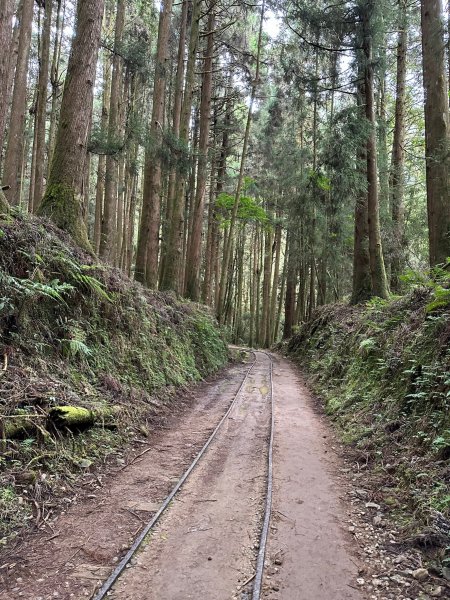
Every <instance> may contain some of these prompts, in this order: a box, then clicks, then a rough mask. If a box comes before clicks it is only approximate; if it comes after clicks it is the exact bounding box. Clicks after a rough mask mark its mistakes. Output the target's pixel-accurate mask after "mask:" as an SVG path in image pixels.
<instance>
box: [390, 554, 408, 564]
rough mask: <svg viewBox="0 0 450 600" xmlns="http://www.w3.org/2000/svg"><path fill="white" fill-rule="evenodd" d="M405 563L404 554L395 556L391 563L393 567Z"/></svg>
mask: <svg viewBox="0 0 450 600" xmlns="http://www.w3.org/2000/svg"><path fill="white" fill-rule="evenodd" d="M405 561H406V556H405V555H404V554H399V555H398V556H396V557H395V558H394V560H393V561H392V562H393V563H394V565H399V564H401V563H404V562H405Z"/></svg>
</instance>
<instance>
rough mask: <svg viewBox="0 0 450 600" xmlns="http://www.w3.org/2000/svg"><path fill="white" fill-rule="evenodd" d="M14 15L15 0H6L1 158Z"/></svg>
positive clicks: (0, 49) (2, 12) (0, 46)
mask: <svg viewBox="0 0 450 600" xmlns="http://www.w3.org/2000/svg"><path fill="white" fill-rule="evenodd" d="M13 15H14V1H13V0H4V1H3V2H2V3H1V4H0V159H1V155H2V149H3V136H4V133H5V125H6V115H7V111H8V75H9V59H10V52H11V39H12V22H13Z"/></svg>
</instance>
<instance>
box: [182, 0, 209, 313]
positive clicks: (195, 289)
mask: <svg viewBox="0 0 450 600" xmlns="http://www.w3.org/2000/svg"><path fill="white" fill-rule="evenodd" d="M214 23H215V14H214V9H213V8H211V9H210V13H209V16H208V23H207V32H208V37H207V40H208V41H207V44H206V49H205V56H204V61H203V69H204V73H203V85H202V92H201V102H200V133H199V146H198V164H197V187H196V190H195V200H194V210H193V224H192V232H191V236H190V243H189V248H188V253H187V260H186V281H185V286H186V288H185V289H186V296H187V297H188V298H190V299H191V300H195V301H197V300H199V298H200V285H199V276H200V264H201V248H202V230H203V216H204V215H203V213H204V210H205V194H206V180H207V165H208V143H209V130H210V119H211V93H212V65H213V54H214Z"/></svg>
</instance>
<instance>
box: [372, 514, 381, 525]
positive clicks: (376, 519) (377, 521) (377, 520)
mask: <svg viewBox="0 0 450 600" xmlns="http://www.w3.org/2000/svg"><path fill="white" fill-rule="evenodd" d="M382 522H383V517H382V516H380V515H376V516H375V517H374V518H373V524H374V525H375V527H379V526H380V525H381V523H382Z"/></svg>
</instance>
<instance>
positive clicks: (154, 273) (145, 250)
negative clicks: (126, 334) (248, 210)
mask: <svg viewBox="0 0 450 600" xmlns="http://www.w3.org/2000/svg"><path fill="white" fill-rule="evenodd" d="M171 12H172V0H164V1H163V3H162V5H161V12H160V17H159V30H158V45H157V53H156V69H155V79H154V91H153V108H152V121H151V125H150V137H151V141H152V144H153V145H154V151H153V152H152V151H151V150H150V149H149V148H147V150H146V153H145V167H144V197H143V203H142V214H141V223H140V228H139V239H138V247H137V255H136V273H135V276H136V279H137V280H138V281H140V282H141V283H145V284H146V285H147V286H148V287H156V285H157V282H158V253H159V227H160V216H161V176H162V165H161V158H160V156H159V155H158V153H159V148H160V146H161V144H162V143H163V129H162V128H163V125H164V95H165V88H166V79H167V64H168V55H167V50H168V43H169V26H170V18H171Z"/></svg>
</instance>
